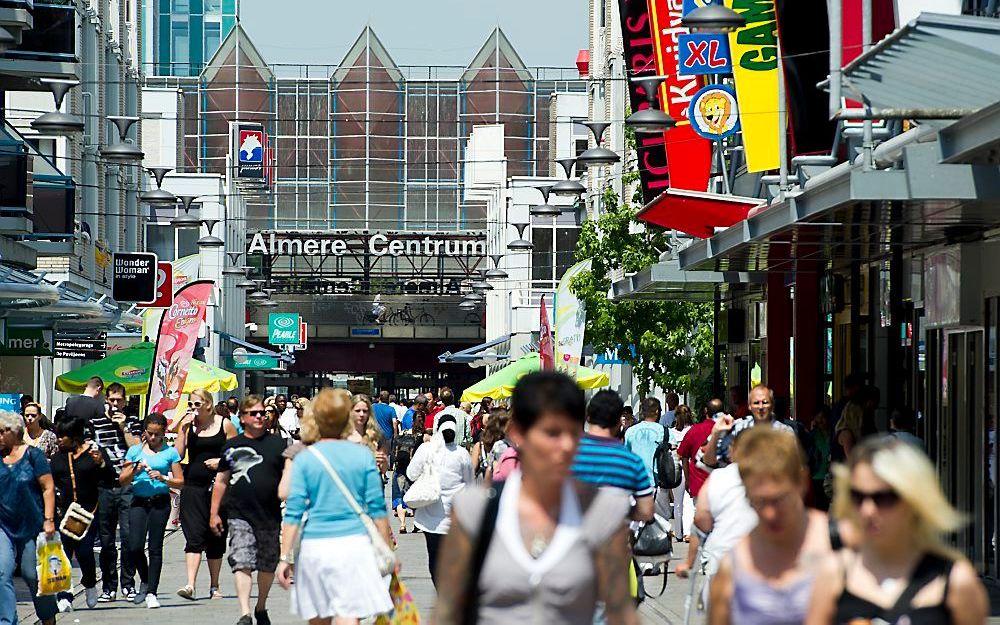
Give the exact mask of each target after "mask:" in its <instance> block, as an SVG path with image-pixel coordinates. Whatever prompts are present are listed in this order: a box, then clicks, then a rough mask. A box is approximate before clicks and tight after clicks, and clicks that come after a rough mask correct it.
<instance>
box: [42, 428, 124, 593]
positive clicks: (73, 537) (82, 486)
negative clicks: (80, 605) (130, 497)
mask: <svg viewBox="0 0 1000 625" xmlns="http://www.w3.org/2000/svg"><path fill="white" fill-rule="evenodd" d="M86 429H87V422H86V420H84V419H83V418H82V417H70V418H69V419H64V420H63V421H60V422H59V425H57V426H56V436H57V437H58V440H59V452H58V453H56V455H55V456H53V457H52V461H51V463H52V480H53V481H54V482H55V486H56V504H57V505H56V509H57V510H58V511H59V515H58V516H59V518H58V519H57V521H58V522H59V527H60V528H63V529H62V534H63V538H62V542H63V548H64V549H65V550H66V555H67V556H68V557H69V558H70V559H72V558H73V556H76V561H77V562H78V563H79V564H80V574H81V576H82V578H81V580H80V581H81V583H82V584H83V587H84V589H85V594H86V599H87V607H88V608H95V607H97V598H98V596H99V595H100V591H98V590H97V561H96V560H95V559H94V540H95V539H96V538H97V519H96V518H95V515H96V514H97V498H98V494H97V492H98V487H101V486H106V485H108V484H109V483H114V481H115V479H116V478H117V475H116V474H115V469H114V464H113V463H112V462H111V457H110V456H108V452H107V451H105V450H103V449H101V448H100V447H98V446H97V444H96V443H93V442H91V441H88V440H86ZM88 516H89V520H90V523H89V524H87V521H86V519H87V518H88ZM73 520H75V521H76V522H77V523H84V524H86V527H84V526H83V525H77V526H75V527H74V526H72V525H70V523H71V522H72V521H73ZM58 605H59V611H60V612H69V611H70V610H72V609H73V593H72V592H64V593H59V601H58Z"/></svg>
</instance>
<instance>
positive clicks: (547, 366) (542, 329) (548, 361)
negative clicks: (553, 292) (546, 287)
mask: <svg viewBox="0 0 1000 625" xmlns="http://www.w3.org/2000/svg"><path fill="white" fill-rule="evenodd" d="M538 358H539V360H540V361H541V369H542V371H549V370H551V369H554V368H555V352H554V347H553V345H552V324H550V323H549V311H548V310H546V308H545V296H544V295H542V306H541V308H539V310H538Z"/></svg>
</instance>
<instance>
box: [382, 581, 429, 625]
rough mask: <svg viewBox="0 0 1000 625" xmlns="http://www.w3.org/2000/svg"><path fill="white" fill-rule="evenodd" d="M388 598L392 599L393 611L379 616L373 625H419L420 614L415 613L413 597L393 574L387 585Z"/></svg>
mask: <svg viewBox="0 0 1000 625" xmlns="http://www.w3.org/2000/svg"><path fill="white" fill-rule="evenodd" d="M389 596H391V597H392V605H393V610H392V612H391V613H389V614H381V615H379V617H378V618H377V619H375V625H420V613H419V612H417V604H416V603H415V602H414V601H413V595H411V594H410V591H409V590H407V589H406V586H404V585H403V582H401V581H399V577H398V576H397V575H396V574H395V573H393V574H392V582H390V584H389Z"/></svg>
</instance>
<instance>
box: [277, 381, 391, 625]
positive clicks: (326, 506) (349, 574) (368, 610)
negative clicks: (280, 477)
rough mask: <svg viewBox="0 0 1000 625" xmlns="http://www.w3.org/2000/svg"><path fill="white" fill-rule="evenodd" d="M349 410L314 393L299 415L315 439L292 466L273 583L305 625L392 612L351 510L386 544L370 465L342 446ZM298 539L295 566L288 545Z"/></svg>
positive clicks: (336, 393) (343, 400)
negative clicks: (306, 417) (308, 418)
mask: <svg viewBox="0 0 1000 625" xmlns="http://www.w3.org/2000/svg"><path fill="white" fill-rule="evenodd" d="M355 406H356V402H355V401H354V400H353V399H352V398H351V396H350V395H349V394H348V393H347V391H344V390H341V389H336V390H334V389H323V390H322V391H320V392H319V394H318V395H317V396H316V397H315V398H314V399H313V401H312V404H311V406H310V409H309V410H308V411H306V412H307V413H311V415H312V418H313V419H314V420H315V425H316V430H317V433H318V434H319V437H320V439H319V441H318V442H316V443H314V444H313V445H311V446H310V447H309V449H308V451H306V452H304V453H300V454H299V455H297V456H296V457H295V460H294V461H293V462H292V471H291V490H290V493H289V496H288V500H287V504H286V507H285V518H284V521H283V522H282V528H281V554H282V555H281V562H280V564H279V565H278V570H277V573H276V575H277V579H278V583H280V584H281V586H282V587H283V588H285V589H286V590H288V589H291V591H292V601H291V603H292V612H293V613H295V614H298V615H299V616H301V617H303V618H305V619H307V620H308V621H309V623H310V624H311V625H328V624H329V623H331V622H332V620H333V619H336V621H337V625H354V624H357V623H358V622H359V621H360V619H364V618H368V617H370V616H373V615H376V614H383V613H387V612H390V611H391V610H392V607H393V606H392V599H391V598H390V596H389V591H388V588H387V586H386V584H385V583H383V581H382V577H381V575H380V574H379V569H378V564H377V563H376V560H375V553H374V551H373V549H372V543H371V540H370V539H369V537H368V534H367V531H366V530H365V527H364V525H363V522H362V520H361V516H360V515H359V513H358V512H356V510H355V505H356V506H359V507H360V508H361V510H362V512H363V513H364V514H367V516H369V517H370V518H371V519H372V520H374V522H375V525H376V527H377V528H378V530H379V533H380V534H381V535H382V538H383V539H384V540H385V541H386V542H389V541H390V536H389V521H388V512H387V510H386V505H385V497H384V494H383V489H382V480H381V478H380V477H379V471H378V468H377V467H376V466H375V459H374V457H373V456H372V454H370V453H368V452H367V451H366V450H364V449H363V448H361V447H359V446H358V445H356V444H353V443H350V442H348V441H347V440H345V438H346V437H345V432H348V431H350V428H348V425H349V424H350V422H351V419H352V417H353V412H354V410H353V409H354V407H355ZM334 475H336V476H337V477H338V478H339V480H335V479H333V476H334ZM338 481H339V482H342V483H343V487H344V488H343V489H342V488H341V486H340V485H338ZM348 496H350V497H351V498H352V499H353V500H354V501H353V502H351V501H348V499H347V498H348ZM306 512H308V519H307V521H305V523H304V524H303V518H304V517H305V515H306ZM300 536H301V546H300V548H299V550H298V551H299V553H298V561H296V553H295V551H294V549H293V545H295V543H296V541H297V539H299V538H300ZM293 572H294V578H295V584H294V586H293V585H292V575H293Z"/></svg>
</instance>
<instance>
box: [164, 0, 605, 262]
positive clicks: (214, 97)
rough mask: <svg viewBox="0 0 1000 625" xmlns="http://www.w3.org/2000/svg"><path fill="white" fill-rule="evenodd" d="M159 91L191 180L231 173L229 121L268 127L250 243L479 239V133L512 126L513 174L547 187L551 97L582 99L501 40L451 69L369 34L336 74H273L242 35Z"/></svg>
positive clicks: (571, 82) (277, 70)
mask: <svg viewBox="0 0 1000 625" xmlns="http://www.w3.org/2000/svg"><path fill="white" fill-rule="evenodd" d="M164 1H165V0H164ZM200 1H201V0H190V2H191V6H192V10H194V6H195V4H196V3H199V2H200ZM220 1H221V2H223V3H225V2H226V1H227V0H220ZM209 4H211V3H209ZM205 6H208V4H206V5H205ZM191 37H192V41H193V38H194V34H193V31H192V34H191ZM193 57H194V52H193V48H192V63H193ZM161 80H162V85H170V86H172V87H173V86H177V87H179V88H180V89H181V90H182V93H183V95H182V102H183V112H182V115H181V117H182V118H183V122H182V123H183V128H182V134H183V155H184V159H183V169H182V170H183V171H189V172H213V173H223V172H224V170H225V166H226V156H227V155H228V153H229V151H230V145H229V143H230V140H229V122H230V121H234V120H237V119H238V120H240V121H244V122H250V121H253V122H259V123H262V124H264V127H265V129H266V131H267V135H268V138H269V162H270V164H271V174H272V175H271V179H272V185H271V192H270V193H269V194H266V195H262V196H261V197H260V198H258V199H255V200H253V201H252V202H251V204H250V206H249V207H248V230H249V231H251V232H253V231H258V230H268V229H280V230H312V231H317V230H373V231H428V232H451V231H468V230H475V231H484V230H485V229H486V213H485V206H484V204H483V203H482V202H479V201H466V200H465V199H464V198H463V192H462V188H463V181H464V175H465V172H464V169H465V164H466V162H467V161H466V158H465V156H466V155H465V149H466V143H467V141H468V137H469V135H470V134H471V132H472V129H473V127H474V126H476V125H480V124H504V135H505V139H504V148H505V151H506V158H507V175H508V176H530V175H539V176H547V175H549V173H550V163H549V159H550V156H549V145H548V143H549V100H550V96H551V94H552V93H554V92H556V91H560V92H563V91H576V92H584V91H585V90H586V82H585V81H584V80H581V79H580V78H579V76H578V72H577V70H576V68H530V69H529V68H527V67H525V66H524V64H523V63H522V61H521V60H520V58H519V57H518V55H517V53H516V51H515V50H514V49H513V47H512V46H511V44H510V42H509V41H508V40H507V38H506V37H505V36H504V35H503V33H502V32H501V31H500V30H499V29H498V30H496V31H494V32H493V33H492V34H491V35H490V36H489V38H488V39H487V41H486V42H485V43H484V45H483V47H482V49H481V50H480V52H479V53H478V54H477V55H476V56H475V57H474V59H473V60H472V62H471V63H469V65H467V66H453V67H415V66H400V65H397V64H396V63H395V62H394V60H393V59H392V58H391V57H390V56H389V54H388V52H387V51H386V49H385V47H384V46H383V45H382V43H381V42H380V41H379V40H378V38H377V37H376V35H375V33H374V32H372V30H371V29H365V31H364V32H363V33H362V34H361V36H360V37H359V38H358V40H357V41H356V43H355V44H354V46H353V47H352V48H351V50H350V51H349V52H348V53H347V55H346V56H345V58H344V60H343V61H342V62H341V64H340V65H338V66H316V65H310V66H300V65H294V66H289V65H276V66H270V65H268V64H267V63H266V62H265V61H264V60H263V59H262V58H261V57H260V55H259V53H258V52H257V51H256V49H255V48H254V46H253V43H252V42H251V41H250V40H249V38H248V37H247V36H246V34H245V33H244V32H243V31H242V30H240V29H236V30H234V31H233V32H232V33H231V34H230V35H228V36H227V37H226V38H225V40H224V41H223V43H222V44H221V46H220V51H219V53H218V55H217V56H216V57H215V59H214V60H213V61H212V63H210V64H209V65H208V66H206V67H205V69H204V70H203V71H202V72H201V73H200V74H199V75H198V77H197V78H193V79H187V80H185V79H171V80H168V79H161ZM148 83H149V84H150V85H151V86H160V85H159V84H158V83H157V79H156V78H150V79H149V80H148ZM237 83H239V85H240V88H239V89H237V88H236V85H237ZM553 235H555V236H557V237H558V238H559V239H560V241H559V244H557V247H559V248H562V247H563V246H564V245H565V244H566V241H564V239H565V235H564V234H563V233H561V232H556V233H553ZM559 235H562V236H559Z"/></svg>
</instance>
